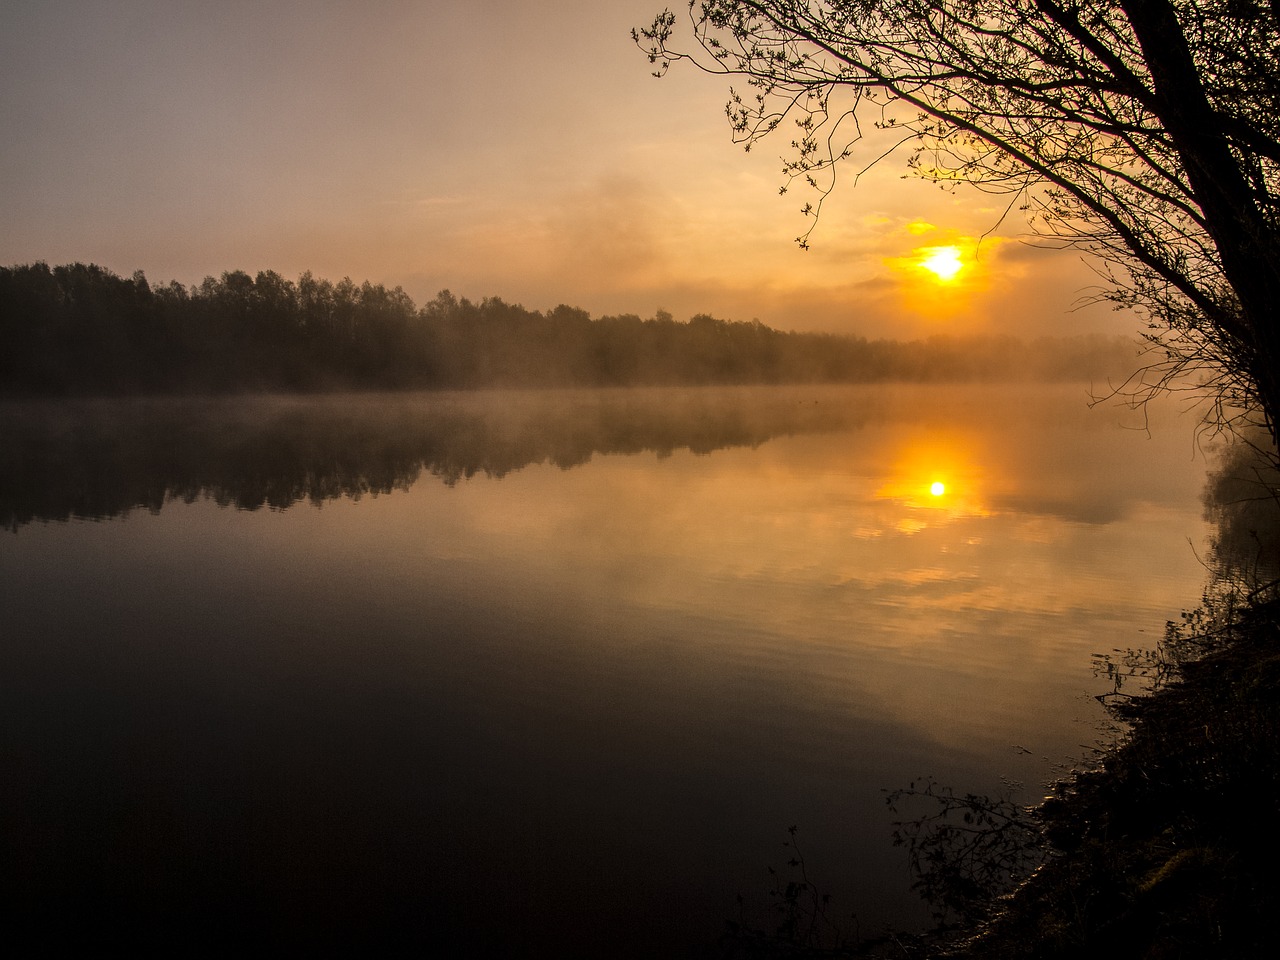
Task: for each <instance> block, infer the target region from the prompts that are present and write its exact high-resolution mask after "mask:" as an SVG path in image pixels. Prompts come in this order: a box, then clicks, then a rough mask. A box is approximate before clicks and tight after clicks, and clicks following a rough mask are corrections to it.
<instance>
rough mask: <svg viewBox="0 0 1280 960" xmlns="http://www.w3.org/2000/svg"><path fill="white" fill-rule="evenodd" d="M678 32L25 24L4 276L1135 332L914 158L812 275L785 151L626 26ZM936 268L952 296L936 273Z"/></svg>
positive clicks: (594, 20)
mask: <svg viewBox="0 0 1280 960" xmlns="http://www.w3.org/2000/svg"><path fill="white" fill-rule="evenodd" d="M676 7H677V9H680V10H682V9H683V3H678V4H676ZM661 8H662V0H557V2H556V3H554V4H551V3H545V2H539V0H447V2H446V0H434V2H433V0H416V2H409V0H254V2H242V0H219V2H217V3H211V2H195V0H4V2H3V3H2V4H0V131H3V138H2V140H0V265H12V264H19V263H31V262H34V261H38V260H44V261H46V262H48V263H50V264H58V263H68V262H74V261H82V262H93V263H97V264H100V265H102V266H104V267H107V268H109V269H111V270H114V271H116V272H117V273H120V274H123V275H128V274H131V273H133V272H134V271H135V270H139V269H140V270H143V271H144V272H145V273H146V275H147V277H148V278H149V279H150V280H152V281H153V282H157V281H158V282H167V281H169V280H178V281H179V282H181V283H184V284H192V283H198V282H199V281H200V280H202V279H203V278H204V277H205V276H218V275H220V274H221V273H223V272H224V271H227V270H235V269H243V270H246V271H248V272H250V273H256V272H257V271H259V270H275V271H277V272H279V273H281V274H283V275H284V276H285V277H288V278H296V277H297V276H298V275H300V274H301V273H302V272H304V271H307V270H310V271H312V272H313V273H314V274H315V275H316V276H318V277H327V278H329V279H331V280H338V279H341V278H342V277H344V276H349V277H351V278H352V279H353V280H355V281H357V282H360V281H363V280H366V279H367V280H371V281H373V282H375V283H382V284H385V285H387V286H389V287H394V286H401V287H403V288H404V289H405V291H406V292H408V293H409V294H410V295H411V296H412V297H413V298H414V299H415V300H416V301H417V302H418V303H420V304H421V303H424V302H426V301H427V300H429V299H431V298H432V297H433V296H435V294H436V293H437V292H438V291H440V290H443V289H448V290H450V291H452V292H453V293H454V294H455V295H457V296H463V297H469V298H471V299H473V300H478V299H481V298H483V297H488V296H497V297H501V298H502V299H504V300H506V301H508V302H512V303H520V304H523V305H524V306H526V307H528V308H530V309H535V310H549V309H551V308H553V307H555V306H556V305H558V304H561V303H567V304H570V305H572V306H577V307H581V308H583V309H586V310H587V311H589V312H590V313H591V314H592V315H595V316H599V315H604V314H619V313H636V314H639V315H641V316H646V317H647V316H652V315H653V314H654V313H655V312H656V311H657V310H659V309H664V310H668V311H670V312H671V313H672V314H674V315H675V316H676V318H677V319H686V318H687V317H688V316H690V315H692V314H694V313H710V314H713V315H714V316H717V317H721V318H724V319H729V320H751V319H759V320H760V321H762V322H763V323H766V324H768V325H770V326H773V327H777V328H780V329H784V330H824V331H832V332H839V333H851V334H857V335H861V336H867V337H897V338H902V339H911V338H916V337H921V336H929V335H932V334H945V333H957V334H968V333H984V334H985V333H1014V334H1017V335H1021V336H1027V337H1032V336H1040V335H1044V334H1050V335H1053V334H1072V333H1085V332H1104V333H1118V334H1131V333H1134V332H1136V331H1137V329H1138V323H1137V321H1136V320H1135V319H1134V318H1133V317H1130V316H1126V315H1123V314H1121V315H1117V314H1115V313H1113V312H1112V311H1111V310H1110V309H1109V308H1106V307H1103V306H1097V305H1083V306H1082V305H1081V300H1082V298H1084V297H1087V296H1088V294H1089V293H1090V291H1091V289H1092V288H1093V286H1094V284H1095V283H1096V277H1095V275H1094V274H1093V273H1092V271H1091V270H1090V269H1089V268H1088V266H1087V264H1084V263H1082V262H1081V260H1080V258H1079V255H1078V254H1077V253H1074V252H1071V251H1048V250H1044V249H1039V248H1036V247H1034V246H1032V245H1029V244H1028V243H1026V242H1025V237H1024V234H1025V232H1026V227H1025V224H1024V223H1022V222H1021V221H1020V220H1018V218H1017V215H1016V214H1014V215H1013V216H1011V217H1008V218H1004V219H1003V220H1002V214H1003V212H1004V203H1002V202H1001V201H1000V199H999V198H992V197H988V196H984V195H983V194H981V193H979V192H977V191H976V190H972V189H962V190H960V191H958V192H954V193H948V192H944V191H941V190H939V189H938V188H937V187H936V186H933V185H930V184H927V183H924V182H922V181H919V180H914V179H908V178H905V177H904V174H905V172H906V171H905V165H904V163H905V156H903V157H902V158H900V159H898V160H893V159H891V160H890V161H888V162H886V163H884V164H882V165H880V166H878V167H876V168H874V169H873V170H872V171H871V172H869V173H868V174H866V175H864V176H863V177H862V178H861V179H860V180H859V181H858V183H857V184H856V185H854V184H852V183H851V182H846V183H845V185H844V186H843V187H842V188H841V189H840V190H839V191H838V192H837V193H836V194H835V195H833V197H832V199H831V200H830V201H829V202H828V204H827V205H826V207H825V208H824V212H823V216H822V219H821V221H820V222H819V224H818V227H817V229H816V231H815V232H814V233H813V235H812V237H811V238H810V244H811V247H810V249H809V250H807V251H804V250H801V249H800V248H799V247H798V245H797V244H796V243H795V237H796V236H797V235H799V234H800V233H802V232H803V231H804V230H805V229H806V228H807V227H808V226H809V221H808V220H807V219H806V218H805V217H804V216H802V215H801V213H800V207H801V206H803V205H804V203H805V202H807V201H809V200H811V199H813V198H812V197H811V196H808V195H806V192H805V191H804V190H802V189H798V188H793V189H792V190H791V191H790V192H789V193H788V194H787V195H785V196H783V195H780V193H779V187H780V186H781V185H782V184H783V182H784V178H783V176H782V172H781V167H782V157H783V156H784V154H785V153H786V150H787V140H788V139H789V138H780V139H778V140H776V141H772V142H766V143H764V144H762V145H760V146H758V147H757V148H755V149H754V150H753V151H752V152H750V153H746V152H744V151H743V149H742V148H741V147H740V146H737V145H735V144H734V143H733V142H732V138H731V134H730V130H729V127H728V122H727V120H726V119H725V116H724V104H725V101H726V99H727V97H728V93H729V82H728V81H727V80H726V79H725V78H723V77H713V76H708V75H705V74H702V73H700V72H698V71H696V70H694V69H692V68H686V69H677V70H674V71H672V73H670V74H669V75H668V76H667V77H665V78H663V79H662V80H657V79H655V78H654V77H652V76H651V70H652V67H651V66H650V65H649V63H648V62H647V60H646V58H645V56H644V55H643V54H642V53H641V52H640V51H639V50H638V49H637V48H636V47H635V45H634V44H633V43H632V41H631V37H630V30H631V28H632V27H634V26H642V25H645V24H648V23H649V22H651V20H652V18H653V16H654V14H655V13H657V12H658V11H659V10H660V9H661ZM1005 202H1007V201H1005ZM980 237H981V238H983V239H982V242H981V244H980V245H979V244H977V238H980ZM975 246H976V255H975ZM940 247H941V248H947V247H955V248H956V249H957V252H958V254H959V257H960V262H961V264H962V268H961V269H960V271H959V272H958V273H957V274H956V275H955V277H954V278H952V279H951V280H943V279H941V278H940V277H939V276H938V275H937V274H935V273H933V272H931V271H929V270H927V269H925V268H924V267H922V266H921V263H922V262H923V261H924V260H926V259H928V258H929V256H930V250H932V249H934V248H940ZM945 259H946V254H945V252H944V260H945Z"/></svg>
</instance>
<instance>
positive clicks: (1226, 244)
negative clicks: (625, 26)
mask: <svg viewBox="0 0 1280 960" xmlns="http://www.w3.org/2000/svg"><path fill="white" fill-rule="evenodd" d="M687 6H688V15H687V22H686V24H685V26H686V29H687V33H686V34H685V35H684V36H681V35H680V32H679V28H678V26H677V24H678V18H677V16H676V15H675V14H674V13H672V12H671V11H670V10H663V11H662V12H661V13H660V14H658V16H657V17H655V18H654V20H653V22H652V23H651V25H650V26H648V27H646V28H643V29H640V30H636V31H634V32H633V36H634V38H635V40H636V41H637V43H639V44H640V46H641V48H642V49H643V50H644V51H645V53H647V55H648V57H649V61H650V63H652V64H654V66H655V68H656V69H655V72H656V73H657V74H658V75H659V76H660V75H662V74H663V73H665V72H666V71H667V69H668V68H669V67H670V66H671V65H672V64H673V63H675V62H677V61H682V60H687V61H692V62H693V63H694V64H696V65H697V66H698V67H701V68H702V69H704V70H706V71H708V72H710V73H714V74H718V75H723V76H727V77H730V78H732V79H733V80H734V81H735V82H737V83H738V84H739V86H738V87H737V88H735V89H733V90H731V92H730V99H729V102H728V104H727V107H726V112H727V114H728V118H729V121H730V123H731V126H732V129H733V135H734V138H735V140H736V141H737V142H739V143H742V144H744V145H745V146H746V147H748V148H750V147H751V146H753V145H755V144H758V143H759V142H760V141H761V140H763V139H764V138H766V137H769V136H770V135H771V134H773V133H774V132H775V131H779V129H780V128H781V129H782V130H785V131H788V132H786V133H779V136H780V137H781V138H782V139H783V140H784V141H785V140H789V141H790V147H791V149H790V153H789V156H788V158H786V159H785V160H784V163H783V180H784V185H783V192H786V189H787V188H788V187H789V186H790V185H791V184H792V183H796V182H798V183H800V184H801V185H806V184H807V185H808V186H809V187H811V188H813V190H814V191H816V193H815V195H814V198H813V200H811V201H810V202H808V203H806V204H805V206H804V208H803V213H805V214H806V215H811V216H815V217H816V216H817V215H818V212H819V211H820V209H821V207H822V202H823V200H824V199H825V197H826V196H827V195H828V194H829V193H830V192H831V190H832V189H833V188H834V187H835V185H836V182H837V177H838V175H839V173H840V172H841V170H844V169H849V172H850V173H852V174H853V176H854V177H855V178H856V176H857V173H858V172H859V171H860V170H864V169H866V168H867V167H868V166H870V165H874V164H875V163H877V162H879V161H881V160H882V159H883V158H885V157H887V156H890V155H892V154H893V153H895V152H896V151H898V150H899V149H905V151H906V161H905V163H906V166H907V169H908V171H910V172H911V173H914V174H917V175H919V176H921V177H923V178H924V179H926V180H931V181H933V182H935V183H938V184H941V185H943V186H944V187H947V188H954V187H955V185H957V184H961V183H967V184H973V185H976V186H977V187H979V188H980V189H982V190H983V191H985V192H987V193H992V194H997V195H1002V196H1003V197H1005V198H1006V199H1007V209H1008V210H1013V209H1014V208H1015V207H1016V208H1019V209H1020V210H1022V211H1024V212H1025V213H1026V214H1027V216H1028V219H1029V222H1030V224H1031V226H1032V228H1033V230H1034V231H1035V232H1036V233H1037V234H1038V235H1039V236H1040V237H1041V238H1042V239H1043V240H1044V241H1045V242H1046V243H1048V244H1050V245H1053V246H1063V245H1074V246H1076V247H1078V248H1080V249H1082V250H1084V251H1087V252H1088V253H1089V254H1090V255H1092V256H1093V257H1094V258H1095V261H1094V262H1095V263H1097V264H1098V266H1099V273H1100V275H1101V278H1102V282H1103V292H1102V294H1101V297H1102V298H1103V299H1106V300H1111V301H1114V302H1116V303H1118V304H1120V305H1123V306H1127V307H1133V308H1136V309H1137V310H1138V311H1139V313H1140V314H1142V315H1145V317H1146V318H1148V319H1149V322H1150V331H1151V333H1150V335H1151V338H1152V340H1153V341H1154V342H1155V343H1156V344H1157V345H1158V346H1159V347H1160V348H1162V349H1163V350H1164V351H1167V358H1168V365H1167V366H1166V367H1165V368H1164V369H1163V370H1157V371H1156V372H1157V374H1158V377H1157V382H1155V383H1154V384H1148V385H1147V386H1150V387H1151V388H1153V389H1158V388H1159V387H1161V386H1164V385H1166V384H1167V383H1168V380H1167V379H1166V378H1167V377H1168V376H1172V375H1176V374H1178V373H1179V372H1184V371H1186V370H1188V369H1191V370H1194V371H1196V372H1197V373H1198V374H1200V373H1203V374H1205V375H1207V376H1209V377H1211V378H1212V380H1213V386H1214V387H1215V388H1216V391H1217V396H1218V397H1219V398H1220V399H1222V400H1224V401H1225V402H1226V403H1227V404H1229V405H1231V406H1232V407H1234V408H1235V409H1244V410H1248V411H1250V412H1251V413H1254V414H1258V415H1260V416H1259V419H1260V420H1261V422H1263V423H1264V424H1265V425H1266V426H1267V428H1268V429H1269V430H1270V433H1271V437H1272V440H1273V442H1274V441H1275V439H1276V428H1277V416H1278V415H1280V324H1277V322H1276V313H1275V305H1276V303H1277V302H1280V119H1278V118H1280V110H1278V109H1277V104H1278V103H1280V71H1278V70H1277V69H1276V59H1275V51H1276V48H1277V45H1278V44H1280V4H1277V3H1276V2H1275V0H1118V2H1115V0H1034V2H1029V0H874V2H873V0H689V2H688V4H687ZM864 140H865V142H863V141H864ZM811 231H812V227H811V226H810V227H809V229H808V230H807V231H806V232H805V233H804V234H803V235H802V236H801V237H800V238H799V239H800V242H801V244H802V245H805V244H807V241H808V238H809V236H810V233H811ZM1221 414H1222V416H1223V417H1224V419H1229V418H1230V416H1231V414H1230V413H1229V412H1227V411H1225V410H1224V411H1221Z"/></svg>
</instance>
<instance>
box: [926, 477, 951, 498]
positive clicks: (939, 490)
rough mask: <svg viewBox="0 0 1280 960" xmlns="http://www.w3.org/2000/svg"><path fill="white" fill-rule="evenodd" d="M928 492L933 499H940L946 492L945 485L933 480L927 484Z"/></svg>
mask: <svg viewBox="0 0 1280 960" xmlns="http://www.w3.org/2000/svg"><path fill="white" fill-rule="evenodd" d="M929 492H930V493H931V494H933V495H934V496H935V497H940V496H942V495H943V494H944V493H946V492H947V485H946V484H945V483H943V482H942V481H941V480H935V481H933V483H931V484H929Z"/></svg>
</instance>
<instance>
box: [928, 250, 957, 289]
mask: <svg viewBox="0 0 1280 960" xmlns="http://www.w3.org/2000/svg"><path fill="white" fill-rule="evenodd" d="M921 252H922V253H923V254H924V255H925V257H924V259H923V260H921V261H920V266H922V267H923V268H924V269H926V270H928V271H929V272H930V273H932V274H933V275H934V276H935V277H937V278H938V279H939V280H943V281H947V280H954V279H955V276H956V274H957V273H959V272H960V271H961V270H963V269H964V264H963V263H962V262H961V260H960V248H959V247H925V249H924V250H922V251H921Z"/></svg>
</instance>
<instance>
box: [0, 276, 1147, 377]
mask: <svg viewBox="0 0 1280 960" xmlns="http://www.w3.org/2000/svg"><path fill="white" fill-rule="evenodd" d="M1122 342H1123V341H1119V340H1116V339H1111V338H1101V337H1095V338H1071V339H1061V340H1044V341H1038V342H1030V343H1028V342H1023V341H1021V340H1018V339H1016V338H1012V337H989V338H979V339H972V338H950V337H935V338H932V339H929V340H925V341H914V342H900V341H894V340H867V339H864V338H861V337H852V336H838V335H834V334H826V333H795V332H783V331H780V330H776V329H773V328H770V327H767V326H765V325H764V324H762V323H760V322H759V321H757V320H753V321H749V322H741V321H737V322H735V321H727V320H720V319H716V318H714V317H711V316H709V315H707V314H699V315H697V316H694V317H692V318H691V319H689V320H688V321H687V322H678V321H676V320H675V319H674V318H673V317H672V316H671V315H670V314H669V313H666V312H665V311H661V310H660V311H658V312H657V313H656V315H655V316H653V317H651V318H648V319H641V318H640V317H639V316H636V315H634V314H624V315H620V316H602V317H598V318H593V317H591V316H590V315H589V314H588V313H587V312H586V311H584V310H581V309H578V308H576V307H570V306H565V305H561V306H558V307H556V308H554V309H552V310H549V311H546V312H542V311H537V310H530V309H527V308H525V307H523V306H520V305H518V304H510V303H507V302H505V301H503V300H502V299H500V298H498V297H486V298H484V299H483V300H480V301H479V302H473V301H471V300H468V299H466V298H458V297H455V296H453V295H452V294H451V293H449V292H448V291H447V290H446V291H441V292H440V293H439V294H438V295H437V296H436V297H435V298H434V299H433V300H431V301H430V302H428V303H427V304H425V305H424V306H422V307H421V308H419V307H418V306H417V305H416V304H415V303H414V302H413V300H412V298H411V297H410V296H409V295H408V294H406V293H405V292H404V291H403V290H402V289H401V288H399V287H396V288H394V289H390V290H388V289H387V288H386V287H385V286H383V285H381V284H374V283H370V282H368V281H365V282H364V283H361V284H359V285H357V284H356V283H354V282H353V281H351V280H350V279H347V278H344V279H343V280H341V281H339V282H337V283H333V282H331V281H329V280H323V279H318V278H316V277H314V276H313V275H312V274H311V273H310V272H308V273H304V274H303V275H302V276H301V277H299V278H298V280H297V281H292V280H288V279H286V278H284V277H282V276H281V275H280V274H278V273H275V272H273V271H261V272H259V273H258V274H257V275H256V276H251V275H250V274H248V273H246V272H244V271H242V270H235V271H229V272H226V273H223V274H222V276H221V277H219V278H216V279H215V278H213V277H207V278H205V280H204V281H203V282H202V283H200V284H198V285H194V286H189V287H188V286H183V285H182V284H180V283H177V282H176V281H175V282H170V283H168V284H165V285H159V284H156V285H153V284H151V283H150V282H148V280H147V278H146V277H145V275H144V274H143V273H142V272H141V271H138V272H136V273H134V274H133V275H132V276H131V277H121V276H118V275H117V274H115V273H113V272H111V271H110V270H107V269H105V268H103V267H100V266H96V265H93V264H83V263H73V264H66V265H62V266H55V267H50V266H48V265H47V264H45V263H42V262H41V263H35V264H29V265H21V266H12V267H0V344H3V345H4V349H3V350H2V351H0V395H8V396H71V395H80V396H84V395H128V394H164V393H228V392H248V391H319V390H342V389H357V390H359V389H469V388H488V387H569V386H642V385H643V386H650V385H692V384H776V383H855V382H886V381H971V380H992V379H1007V378H1012V379H1035V380H1044V381H1060V380H1068V379H1074V380H1079V379H1083V378H1088V377H1090V376H1095V377H1096V376H1099V375H1106V374H1108V373H1119V374H1120V375H1121V376H1123V375H1124V374H1125V373H1127V372H1128V371H1127V370H1125V369H1123V367H1121V366H1119V365H1118V364H1120V363H1123V360H1122V359H1121V358H1122V355H1123V350H1122V349H1120V344H1121V343H1122ZM1129 352H1130V354H1132V351H1129ZM1129 362H1132V357H1131V356H1130V358H1129Z"/></svg>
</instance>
